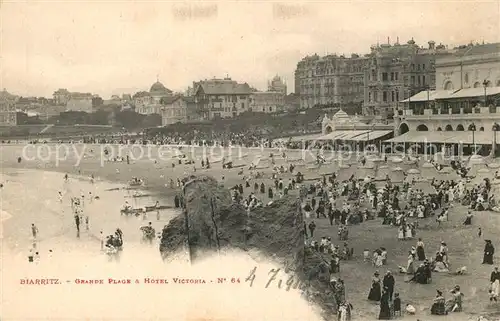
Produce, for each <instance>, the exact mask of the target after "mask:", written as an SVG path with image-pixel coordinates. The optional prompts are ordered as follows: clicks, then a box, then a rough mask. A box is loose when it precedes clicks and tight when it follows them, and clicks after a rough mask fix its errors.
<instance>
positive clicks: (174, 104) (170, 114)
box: [161, 97, 187, 126]
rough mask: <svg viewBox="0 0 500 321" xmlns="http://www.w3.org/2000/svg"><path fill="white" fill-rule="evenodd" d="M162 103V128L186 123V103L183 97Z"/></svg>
mask: <svg viewBox="0 0 500 321" xmlns="http://www.w3.org/2000/svg"><path fill="white" fill-rule="evenodd" d="M164 103H165V104H164V105H163V106H162V110H161V125H162V126H167V125H171V124H175V123H185V122H186V121H187V102H186V101H185V100H184V99H183V97H177V98H173V99H172V100H170V101H164Z"/></svg>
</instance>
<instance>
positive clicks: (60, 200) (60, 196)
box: [59, 192, 63, 203]
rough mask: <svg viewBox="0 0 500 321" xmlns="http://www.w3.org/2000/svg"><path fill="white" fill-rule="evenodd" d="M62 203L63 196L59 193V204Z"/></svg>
mask: <svg viewBox="0 0 500 321" xmlns="http://www.w3.org/2000/svg"><path fill="white" fill-rule="evenodd" d="M62 202H63V194H62V193H61V192H59V203H62Z"/></svg>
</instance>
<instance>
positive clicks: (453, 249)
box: [0, 145, 500, 320]
mask: <svg viewBox="0 0 500 321" xmlns="http://www.w3.org/2000/svg"><path fill="white" fill-rule="evenodd" d="M0 148H1V153H0V154H1V155H2V158H1V165H2V171H7V170H8V169H40V170H44V171H53V172H57V173H60V176H61V179H62V178H63V175H64V173H68V174H70V175H80V177H81V178H82V179H86V178H87V179H89V180H90V176H91V175H94V177H95V178H96V179H97V180H103V181H109V182H114V183H119V184H126V183H127V182H128V181H129V180H130V179H131V178H132V177H139V178H141V179H144V181H145V186H144V187H143V189H144V190H145V191H147V192H148V193H151V194H155V195H157V197H158V198H159V199H162V201H163V202H166V203H170V205H172V204H173V197H174V195H175V194H176V193H179V189H178V188H177V187H176V186H174V188H171V187H170V185H169V180H170V179H173V180H174V181H176V180H177V178H182V177H183V176H185V175H187V174H190V173H193V172H194V168H196V173H203V174H207V175H212V176H213V177H215V178H217V179H219V180H221V182H222V183H223V184H224V185H225V186H227V187H232V186H234V185H236V184H244V181H243V179H242V178H243V176H244V175H245V174H246V173H247V172H248V171H247V169H246V167H238V168H233V169H229V170H226V169H224V170H223V169H222V168H221V167H222V166H221V164H222V162H221V161H218V162H217V161H215V160H214V161H212V162H211V163H212V167H211V168H210V169H201V168H200V167H201V166H200V161H201V158H202V157H203V155H202V153H201V154H200V153H199V151H195V153H194V155H195V156H196V157H197V159H196V160H195V164H194V165H193V164H189V165H179V164H178V162H176V160H177V158H175V157H174V158H171V159H167V160H164V161H159V162H158V161H157V162H155V161H154V160H152V159H137V160H134V161H131V162H130V164H127V163H126V162H104V165H102V163H101V159H100V158H99V157H98V155H96V154H92V153H90V152H89V153H88V155H87V157H84V158H82V160H81V163H80V164H78V166H75V159H74V158H70V157H67V159H65V160H63V161H58V162H57V164H56V162H55V160H54V159H52V160H47V161H42V160H34V161H26V160H22V161H21V162H20V163H18V162H17V157H19V155H21V154H22V148H23V146H12V145H11V146H9V145H3V146H1V147H0ZM269 152H270V151H268V150H265V151H264V152H260V153H259V152H257V151H248V152H245V153H244V154H248V156H246V157H243V158H242V159H240V160H238V159H237V160H235V161H234V163H235V164H237V163H238V162H240V163H241V164H246V165H248V164H249V163H251V162H253V160H254V159H255V158H258V156H259V154H260V156H263V157H266V156H268V155H269ZM275 155H278V154H277V153H275ZM300 156H301V152H300V151H295V152H290V153H289V155H288V157H289V158H297V159H298V158H299V157H300ZM308 157H309V158H308V160H306V162H302V164H300V162H297V163H298V164H299V166H298V167H297V168H296V171H301V172H302V173H303V174H304V175H305V178H306V179H314V178H318V177H320V173H325V174H326V173H330V172H334V171H337V170H338V168H339V167H340V165H339V163H338V162H334V163H332V164H329V165H326V166H322V167H321V168H320V169H318V168H314V167H313V166H312V165H311V164H308V162H310V160H312V159H313V156H312V155H309V156H308ZM355 161H356V160H355V159H353V160H350V162H354V163H355ZM265 162H266V161H265V160H264V161H262V160H261V161H260V162H259V166H262V168H261V169H260V171H262V172H263V173H264V174H265V177H264V178H262V179H256V180H252V181H251V186H252V187H253V182H254V181H257V182H258V183H259V184H260V182H264V183H265V184H266V186H271V184H272V180H271V178H270V175H269V174H270V172H271V169H270V166H268V167H266V166H265V164H264V163H265ZM276 162H277V164H280V163H283V164H284V165H285V166H286V164H287V162H285V160H281V159H278V158H277V160H276ZM172 163H176V166H175V167H172ZM259 166H258V167H259ZM389 166H391V167H396V166H403V165H395V164H392V165H389ZM242 170H243V173H241V171H242ZM357 170H359V169H357V168H356V166H351V167H350V168H345V169H342V172H343V174H342V175H343V176H350V175H351V174H352V173H355V172H356V171H357ZM222 176H224V180H222ZM288 178H291V175H290V174H285V176H284V179H285V180H286V179H288ZM251 191H253V188H250V189H246V190H245V194H248V193H249V192H251ZM293 193H297V191H293ZM292 195H293V194H292ZM258 196H259V198H261V199H263V201H268V199H267V193H266V194H259V195H258ZM116 206H117V208H118V204H117V205H116ZM465 213H466V209H465V208H464V207H462V206H460V205H456V206H454V207H452V208H451V209H450V216H449V221H448V222H445V223H444V224H443V225H441V226H437V224H436V223H435V222H434V220H433V218H429V219H426V220H423V221H421V223H420V228H419V229H418V232H417V233H418V234H417V237H421V238H422V239H423V241H424V243H425V247H426V254H427V255H428V256H432V255H433V254H434V253H435V251H437V249H438V246H439V243H440V242H441V241H446V242H447V243H448V247H449V249H450V262H451V270H452V271H454V269H456V268H459V267H462V266H467V268H468V271H469V273H468V274H467V275H465V276H454V275H451V274H439V273H435V274H434V275H433V280H432V284H429V285H419V284H411V283H406V282H405V281H407V280H408V277H407V276H406V275H400V274H398V273H397V271H398V266H405V265H406V257H407V253H408V250H409V249H410V248H411V247H412V246H415V243H416V240H414V241H397V229H395V228H392V227H389V226H385V225H382V224H381V222H380V221H379V220H374V221H368V222H364V223H362V224H359V225H354V226H351V227H350V228H349V245H350V246H351V247H353V248H354V253H355V254H354V256H355V259H354V260H352V261H342V263H341V268H340V274H339V275H338V276H339V277H341V278H342V279H344V281H345V284H346V294H347V298H348V300H349V301H350V302H352V303H353V305H354V308H355V310H354V311H355V315H356V316H357V317H359V318H360V319H362V320H373V319H375V318H376V317H375V316H376V315H378V309H379V307H378V305H377V304H373V303H371V302H369V301H367V299H366V297H367V295H368V291H369V288H370V280H371V277H372V274H373V272H374V271H375V270H376V269H375V267H373V266H372V265H371V264H370V263H363V262H362V252H363V250H365V249H369V250H374V249H376V248H378V247H385V248H386V249H387V250H388V253H389V255H388V265H387V266H385V267H383V269H384V270H381V271H380V272H381V273H382V274H383V273H385V270H387V269H390V270H391V271H393V273H394V274H395V277H396V291H397V292H399V293H400V296H401V298H402V300H403V303H404V304H407V303H410V304H412V305H414V306H415V307H416V308H417V315H416V316H407V317H406V319H408V320H417V319H422V318H423V319H425V320H430V319H433V318H432V317H431V316H430V315H429V309H430V306H431V303H432V299H433V297H434V296H435V291H436V289H442V290H444V291H449V290H450V289H451V288H452V287H453V286H455V285H457V284H458V285H460V286H461V288H462V290H463V292H464V294H465V298H464V312H463V313H459V314H453V315H450V316H448V317H444V318H442V317H439V319H440V320H459V319H460V320H466V319H469V318H471V317H474V316H477V315H478V314H479V313H483V314H491V315H494V314H495V313H498V307H497V306H495V305H491V304H490V303H489V301H488V293H487V290H488V285H489V282H488V278H489V274H490V272H491V270H492V266H489V265H487V266H485V265H481V264H480V263H481V260H482V250H483V246H484V239H488V238H490V239H493V240H495V235H496V234H497V232H498V229H499V227H500V215H499V214H497V213H492V212H478V213H477V214H476V215H475V217H474V224H473V225H472V226H469V227H464V226H462V222H463V219H464V217H465ZM314 220H315V222H316V224H317V226H318V227H317V230H316V233H315V234H316V235H318V237H321V236H331V237H332V239H333V240H334V242H339V241H338V240H337V239H338V238H337V227H336V226H335V225H334V226H330V224H329V223H328V220H327V219H314ZM478 227H482V229H483V236H482V238H478V236H477V228H478ZM339 244H341V242H339Z"/></svg>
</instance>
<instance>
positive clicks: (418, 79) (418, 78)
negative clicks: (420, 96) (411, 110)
mask: <svg viewBox="0 0 500 321" xmlns="http://www.w3.org/2000/svg"><path fill="white" fill-rule="evenodd" d="M417 81H418V85H419V86H420V76H418V77H417Z"/></svg>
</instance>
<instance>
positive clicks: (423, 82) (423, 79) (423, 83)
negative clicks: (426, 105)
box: [422, 76, 425, 86]
mask: <svg viewBox="0 0 500 321" xmlns="http://www.w3.org/2000/svg"><path fill="white" fill-rule="evenodd" d="M422 85H424V86H425V76H422Z"/></svg>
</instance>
